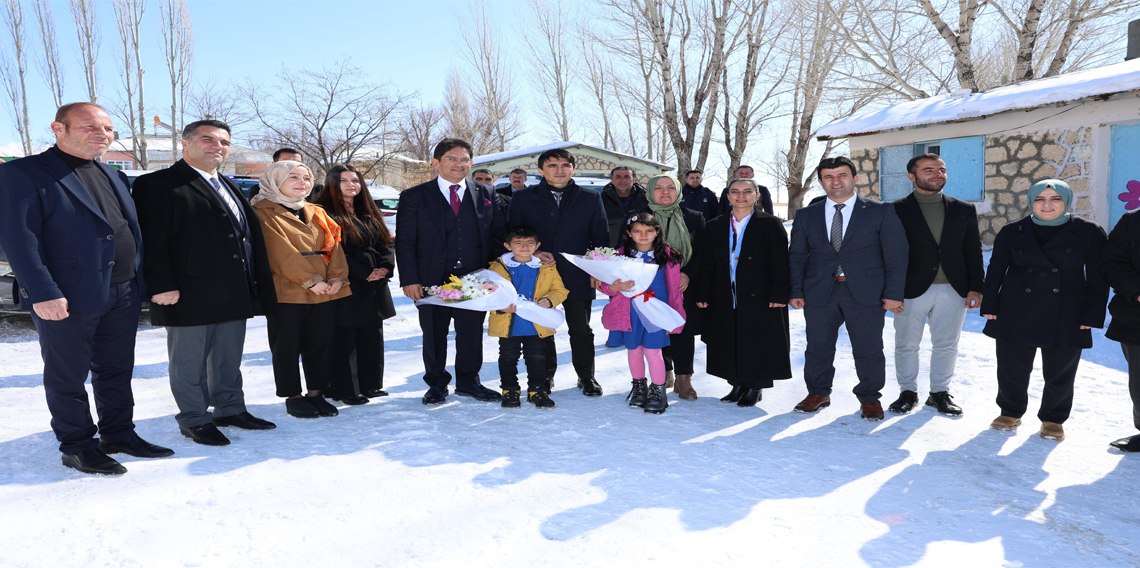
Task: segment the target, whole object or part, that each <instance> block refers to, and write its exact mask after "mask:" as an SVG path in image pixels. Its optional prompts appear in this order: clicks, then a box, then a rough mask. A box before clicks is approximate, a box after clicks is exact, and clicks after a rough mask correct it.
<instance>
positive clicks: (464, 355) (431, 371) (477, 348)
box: [419, 306, 487, 389]
mask: <svg viewBox="0 0 1140 568" xmlns="http://www.w3.org/2000/svg"><path fill="white" fill-rule="evenodd" d="M419 310H420V329H422V330H423V332H424V335H423V337H424V348H423V356H424V382H425V383H427V385H428V386H429V387H431V388H444V389H446V388H447V385H448V383H450V382H451V373H448V372H447V332H448V329H450V327H451V322H452V321H453V320H454V321H455V386H456V387H469V386H474V385H476V384H479V368H480V367H482V366H483V319H484V318H486V316H487V312H476V311H472V310H459V309H455V308H447V307H443V306H420V308H419Z"/></svg>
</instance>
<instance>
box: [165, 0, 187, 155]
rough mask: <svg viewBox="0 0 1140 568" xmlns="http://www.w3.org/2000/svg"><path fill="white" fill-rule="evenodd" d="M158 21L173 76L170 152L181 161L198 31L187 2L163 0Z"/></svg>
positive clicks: (166, 57)
mask: <svg viewBox="0 0 1140 568" xmlns="http://www.w3.org/2000/svg"><path fill="white" fill-rule="evenodd" d="M158 19H159V22H160V23H161V28H162V58H163V60H164V61H165V62H166V70H167V72H168V73H169V74H170V126H171V128H170V149H171V152H172V154H173V157H172V158H171V159H172V160H178V155H179V152H178V140H179V138H180V133H179V131H180V130H181V128H182V127H183V126H185V124H184V123H180V119H181V118H182V113H179V110H178V109H179V105H180V104H181V107H182V108H183V109H185V107H186V101H185V94H186V83H187V82H188V81H189V79H190V66H191V65H192V64H193V59H194V28H193V25H192V24H191V21H190V10H189V9H188V8H187V7H186V1H185V0H159V3H158Z"/></svg>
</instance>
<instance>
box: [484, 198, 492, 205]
mask: <svg viewBox="0 0 1140 568" xmlns="http://www.w3.org/2000/svg"><path fill="white" fill-rule="evenodd" d="M490 206H491V200H490V199H486V198H484V199H483V207H490Z"/></svg>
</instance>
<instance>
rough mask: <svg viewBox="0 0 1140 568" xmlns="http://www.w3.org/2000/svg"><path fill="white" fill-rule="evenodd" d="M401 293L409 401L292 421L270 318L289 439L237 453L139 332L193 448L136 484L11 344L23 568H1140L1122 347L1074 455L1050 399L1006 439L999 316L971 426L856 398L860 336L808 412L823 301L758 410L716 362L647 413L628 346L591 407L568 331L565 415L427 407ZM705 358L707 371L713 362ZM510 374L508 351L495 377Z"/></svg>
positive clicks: (151, 373) (149, 404)
mask: <svg viewBox="0 0 1140 568" xmlns="http://www.w3.org/2000/svg"><path fill="white" fill-rule="evenodd" d="M394 296H396V297H397V298H398V300H397V302H398V304H399V311H400V313H399V315H398V316H397V317H396V318H394V319H392V320H389V321H388V324H387V326H386V331H385V333H386V336H387V339H388V343H387V365H388V366H387V372H386V376H385V385H386V388H387V389H388V390H389V391H390V392H391V393H392V396H390V397H388V398H386V399H378V400H376V401H374V402H372V403H370V404H367V405H363V406H359V407H343V408H341V414H340V416H338V417H335V418H322V419H319V420H298V419H294V418H291V417H289V416H287V415H286V414H285V407H284V404H283V403H282V402H281V401H280V400H279V399H277V398H276V397H275V396H274V394H273V380H272V374H271V368H270V366H269V365H270V353H269V349H268V346H267V342H266V333H265V322H264V320H262V319H256V320H253V321H252V322H251V323H250V325H249V334H248V338H247V341H246V346H245V353H246V355H245V359H244V364H243V372H244V374H245V385H246V388H245V390H246V395H247V401H248V403H249V406H250V410H251V411H252V412H253V413H254V414H256V415H257V416H260V417H264V418H267V419H270V420H273V421H274V422H276V423H277V424H278V428H277V429H276V430H274V431H268V432H247V431H242V430H236V429H232V428H230V429H226V434H227V435H228V436H229V437H230V438H231V439H232V440H233V444H232V445H230V446H227V447H224V448H212V447H206V446H199V445H195V444H192V443H190V442H189V441H188V440H187V439H186V438H183V437H182V436H181V435H179V433H178V429H177V427H176V425H175V422H174V418H173V415H174V414H175V412H176V409H175V406H174V402H173V401H172V399H171V397H170V392H169V388H168V385H167V363H166V341H165V332H164V331H163V330H162V329H161V328H144V329H142V330H140V332H139V337H138V349H137V367H136V370H135V381H134V392H135V396H136V410H135V420H136V424H137V426H138V431H139V433H140V434H141V435H142V436H143V437H144V438H146V439H147V440H150V441H152V442H155V443H158V444H161V445H164V446H168V447H171V448H174V450H175V451H176V454H175V456H174V457H172V458H168V459H160V460H140V459H135V458H131V457H126V456H123V457H121V459H122V460H123V463H124V464H125V465H126V466H127V468H128V469H129V470H130V472H129V473H128V474H126V475H124V476H120V477H100V476H88V475H83V474H79V473H76V472H74V471H72V470H68V469H65V468H63V467H62V466H61V465H60V463H59V453H58V451H57V450H56V441H55V439H54V437H53V436H52V434H51V431H50V429H49V428H48V424H49V415H48V412H47V408H46V406H45V403H44V394H43V389H42V386H41V381H42V379H41V374H40V373H41V370H42V364H41V362H40V358H39V351H38V346H37V343H36V342H35V338H34V336H31V335H28V334H24V335H12V336H9V337H8V338H6V340H5V342H4V343H0V361H2V362H3V365H2V366H0V393H2V394H3V397H2V398H0V456H3V458H4V459H3V462H2V463H0V518H2V519H3V523H4V526H5V528H4V530H3V533H4V539H3V541H4V544H3V546H0V566H4V567H14V566H82V567H92V566H147V567H153V566H159V567H162V566H233V565H248V566H302V565H304V566H457V565H463V566H548V565H549V566H583V565H591V566H613V565H629V566H638V565H649V564H654V565H660V566H687V567H693V566H709V565H724V566H732V565H736V566H759V565H772V566H845V567H846V566H873V567H895V566H977V567H989V566H1027V567H1034V566H1137V565H1140V507H1138V506H1137V505H1138V503H1140V500H1138V496H1137V492H1136V491H1135V487H1136V481H1137V479H1140V456H1132V455H1124V454H1121V453H1119V452H1116V451H1114V450H1110V449H1109V447H1108V442H1109V441H1111V440H1113V439H1115V438H1117V437H1120V436H1123V435H1127V434H1130V433H1132V432H1133V429H1132V425H1131V420H1130V405H1129V402H1128V394H1127V376H1126V373H1125V369H1126V367H1125V365H1124V361H1123V358H1122V357H1121V355H1120V353H1119V348H1118V346H1117V344H1116V343H1113V342H1111V341H1108V340H1105V339H1104V338H1103V334H1102V333H1098V335H1097V339H1096V347H1095V349H1093V350H1090V351H1087V352H1086V358H1085V361H1084V362H1082V364H1081V370H1080V375H1079V376H1078V380H1077V387H1076V389H1077V390H1076V407H1075V409H1074V412H1073V416H1072V418H1071V419H1070V420H1069V421H1068V422H1067V423H1066V424H1065V427H1066V431H1067V434H1068V439H1067V440H1066V441H1064V442H1061V443H1054V442H1049V441H1046V440H1043V439H1041V438H1039V437H1038V436H1037V429H1038V427H1039V423H1038V421H1037V419H1036V418H1035V417H1034V413H1035V412H1036V401H1037V400H1038V397H1037V396H1036V394H1034V395H1032V400H1033V402H1032V403H1031V409H1030V413H1029V415H1028V416H1027V417H1026V420H1025V425H1024V426H1023V427H1022V428H1021V430H1020V431H1019V432H1017V433H1015V434H1005V433H999V432H995V431H992V430H989V429H988V428H987V426H988V424H989V422H990V420H992V419H993V418H994V417H995V416H997V414H998V410H997V407H996V405H995V404H994V402H993V400H994V396H995V393H996V384H995V380H994V369H995V362H994V347H993V341H992V340H990V339H988V338H986V337H985V336H983V335H982V334H981V333H980V331H981V326H982V318H980V317H978V316H977V315H975V313H971V315H970V316H969V317H968V318H967V323H966V325H965V329H966V332H965V333H964V334H963V338H962V343H961V354H960V355H959V364H958V375H957V377H956V379H955V383H954V387H953V391H952V392H953V394H954V395H955V396H956V401H957V402H958V403H960V404H961V405H962V407H963V408H964V409H965V412H966V414H965V416H964V417H962V418H960V419H953V418H948V417H945V416H941V415H938V414H937V413H935V412H933V411H932V410H931V409H929V408H924V409H923V410H921V411H918V412H915V413H913V414H911V415H908V416H903V417H894V416H892V415H890V414H889V413H888V419H887V420H885V421H883V422H879V423H869V422H865V421H863V420H861V419H860V418H859V407H858V404H857V402H856V399H855V397H854V395H852V394H851V392H850V390H851V388H852V386H854V384H855V377H854V367H853V365H852V361H851V356H850V348H849V343H848V341H847V337H846V335H841V339H840V341H841V345H840V349H839V353H840V354H839V357H838V360H837V369H838V373H837V378H836V391H835V393H834V395H833V404H832V406H831V408H828V409H824V410H823V411H822V412H820V413H819V414H816V415H802V414H796V413H793V412H792V411H791V409H792V406H794V405H795V403H796V402H798V401H799V400H800V399H801V398H802V397H803V396H804V394H805V389H804V386H803V382H802V377H801V375H800V370H801V369H802V365H803V348H804V339H803V337H804V334H803V326H804V323H803V316H802V313H798V312H797V313H793V316H792V334H793V348H794V352H793V355H792V357H793V369H794V370H795V373H796V377H795V378H793V379H792V380H789V381H784V382H782V383H779V384H777V386H776V387H775V388H773V389H770V390H768V391H766V392H765V394H764V400H763V401H762V402H761V403H760V404H759V405H758V407H756V408H749V409H741V408H737V407H736V406H735V405H726V404H722V403H721V402H719V401H718V400H717V397H720V396H722V395H723V394H724V393H726V392H727V391H728V387H727V385H726V384H725V383H724V382H723V381H720V380H719V379H716V378H713V377H709V376H707V375H705V374H703V373H698V375H697V376H696V377H695V379H694V384H695V386H696V389H697V391H698V392H699V393H700V395H701V398H700V400H698V401H695V402H683V401H677V400H675V399H674V400H673V401H672V402H671V406H670V408H669V410H668V412H666V413H665V414H664V415H661V416H651V415H646V414H644V413H642V412H640V411H635V410H631V409H629V408H627V407H626V405H625V403H624V397H625V393H626V390H627V389H628V386H629V378H628V370H627V368H626V360H625V353H624V351H622V350H609V349H605V348H604V347H599V348H598V359H597V369H598V371H597V374H598V379H599V381H600V382H601V383H602V386H603V387H604V389H605V392H606V395H605V396H604V397H602V398H600V399H587V398H585V397H583V396H581V395H580V394H579V393H578V391H577V390H576V389H575V388H573V379H572V378H571V377H572V375H573V369H572V367H571V364H570V356H569V351H568V346H567V343H566V341H565V337H564V333H563V334H560V335H562V336H563V337H560V340H559V349H560V353H559V359H560V361H561V363H562V367H561V369H560V372H559V375H558V384H557V385H556V391H555V392H554V393H553V399H554V400H555V401H556V402H557V403H558V408H556V409H554V410H552V411H538V410H536V409H534V408H532V407H524V408H522V409H519V410H511V411H507V410H504V409H501V408H500V407H499V406H498V405H497V404H491V403H480V402H475V401H472V400H471V399H460V398H457V397H454V396H453V397H451V398H449V402H448V403H447V404H446V405H443V406H440V407H425V406H423V405H422V404H420V400H419V399H420V396H421V395H422V393H423V391H424V389H425V387H424V384H423V381H422V380H421V377H420V375H421V373H422V364H421V362H420V346H421V338H420V335H419V329H418V327H417V323H416V319H415V311H414V308H413V307H412V306H411V305H410V302H409V301H408V300H407V299H405V298H403V297H402V296H399V295H398V293H394ZM602 306H603V302H602V301H600V300H599V301H598V302H596V303H595V305H594V307H595V317H594V329H595V333H596V334H597V342H598V343H602V339H603V338H604V337H605V336H604V332H603V330H602V328H601V325H600V322H599V320H600V311H601V308H602ZM884 337H885V340H886V344H887V352H888V357H887V359H888V365H887V373H888V377H889V378H888V381H887V388H886V390H885V392H884V403H886V402H890V401H891V400H893V399H894V397H895V396H896V395H897V394H898V388H897V386H896V385H895V384H894V381H893V378H892V377H893V373H894V368H893V363H892V353H893V351H892V345H893V341H892V337H893V329H892V325H891V322H890V321H889V320H888V322H887V326H886V329H885V331H884ZM926 349H927V350H928V349H929V344H928V345H927V346H926ZM928 354H929V351H926V352H924V354H923V358H924V361H925V360H926V358H927V357H928ZM697 356H698V361H697V368H698V369H703V368H704V359H703V357H704V349H703V347H698V353H697ZM495 359H496V343H495V342H494V341H492V340H490V339H488V340H487V341H486V342H485V350H484V367H483V380H484V383H485V384H488V385H490V386H491V387H492V388H494V387H496V386H497V385H498V373H497V371H496V366H495ZM922 373H924V374H925V373H926V367H925V365H924V366H923V370H922ZM924 383H925V380H923V383H922V384H923V389H925V384H924ZM1040 389H1041V380H1040V378H1037V380H1036V381H1035V382H1034V384H1033V387H1032V392H1033V393H1039V392H1040ZM925 394H926V393H925V392H922V393H920V395H921V396H922V397H923V398H924V399H925Z"/></svg>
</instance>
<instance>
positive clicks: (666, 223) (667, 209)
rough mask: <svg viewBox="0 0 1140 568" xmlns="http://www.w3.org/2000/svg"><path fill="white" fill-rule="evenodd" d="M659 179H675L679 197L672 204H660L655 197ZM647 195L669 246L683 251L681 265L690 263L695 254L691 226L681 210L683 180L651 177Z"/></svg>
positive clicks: (651, 209)
mask: <svg viewBox="0 0 1140 568" xmlns="http://www.w3.org/2000/svg"><path fill="white" fill-rule="evenodd" d="M659 179H668V180H672V181H673V187H675V188H676V189H677V199H676V200H674V201H673V204H672V205H659V204H658V203H657V200H656V199H654V195H653V194H654V191H653V189H654V188H655V187H657V180H659ZM645 197H646V199H648V200H649V210H650V211H653V216H654V217H656V218H657V222H658V223H661V229H662V230H663V231H665V235H664V236H665V243H666V244H668V245H669V248H671V249H673V250H675V251H678V252H680V253H681V266H684V265H686V264H688V262H689V259H690V258H692V256H693V243H692V240H691V239H690V238H689V228H688V226H686V225H685V213H684V212H683V211H682V210H681V182H680V181H678V180H677V177H676V176H671V175H660V176H654V177H651V178H649V184H647V185H646V187H645Z"/></svg>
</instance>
